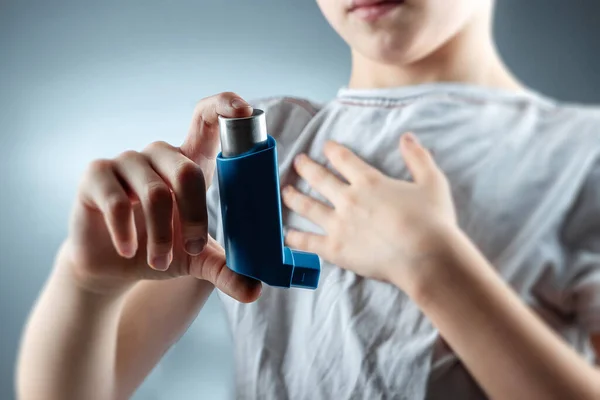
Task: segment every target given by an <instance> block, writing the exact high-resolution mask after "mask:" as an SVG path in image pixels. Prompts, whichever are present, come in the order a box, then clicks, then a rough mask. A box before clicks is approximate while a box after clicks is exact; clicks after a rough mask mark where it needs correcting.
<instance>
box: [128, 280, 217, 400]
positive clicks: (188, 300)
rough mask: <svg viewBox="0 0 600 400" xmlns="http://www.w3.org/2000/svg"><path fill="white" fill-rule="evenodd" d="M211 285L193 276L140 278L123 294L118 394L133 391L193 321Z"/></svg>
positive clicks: (209, 292) (129, 393)
mask: <svg viewBox="0 0 600 400" xmlns="http://www.w3.org/2000/svg"><path fill="white" fill-rule="evenodd" d="M212 290H213V285H212V284H211V283H210V282H208V281H204V280H199V279H196V278H193V277H190V276H188V277H182V278H177V279H172V280H168V281H143V282H140V283H138V284H137V285H136V287H135V288H133V289H132V290H131V291H130V292H129V293H128V295H127V300H126V303H125V305H124V307H123V311H122V317H121V320H120V324H119V332H118V342H117V362H116V377H117V379H118V385H117V386H118V388H119V391H118V398H119V399H126V398H129V396H130V395H131V394H132V393H133V392H134V391H135V389H136V388H137V387H138V386H139V385H140V383H141V382H142V381H143V380H144V378H145V377H146V376H147V375H148V373H150V371H151V370H152V368H154V366H155V365H156V364H157V363H158V361H159V360H160V359H161V357H162V356H163V355H164V353H165V352H166V351H167V350H168V349H169V348H170V347H171V346H172V345H173V344H174V343H175V342H176V341H177V339H179V338H180V337H181V336H182V335H183V334H184V333H185V331H186V329H187V328H188V327H189V325H190V324H191V323H192V322H193V321H194V319H195V318H196V316H197V315H198V312H199V311H200V309H201V308H202V306H203V305H204V303H205V302H206V299H207V298H208V297H209V295H210V294H211V292H212Z"/></svg>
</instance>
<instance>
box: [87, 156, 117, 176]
mask: <svg viewBox="0 0 600 400" xmlns="http://www.w3.org/2000/svg"><path fill="white" fill-rule="evenodd" d="M110 170H112V161H111V160H107V159H98V160H94V161H92V162H91V163H90V165H89V166H88V171H87V174H88V175H96V174H102V173H105V172H107V171H110Z"/></svg>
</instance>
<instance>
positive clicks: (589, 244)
mask: <svg viewBox="0 0 600 400" xmlns="http://www.w3.org/2000/svg"><path fill="white" fill-rule="evenodd" d="M562 241H563V243H564V245H565V250H566V260H565V261H566V262H567V271H568V282H567V287H566V289H567V290H566V296H567V298H568V300H569V303H570V304H571V307H572V311H573V313H574V314H575V316H576V319H577V323H578V324H579V325H580V326H582V327H583V328H584V329H586V330H588V331H589V332H593V333H600V160H599V162H596V164H595V166H594V167H593V168H592V170H591V173H590V174H589V175H588V178H587V179H586V181H585V183H584V185H583V186H582V189H581V191H580V192H579V194H578V197H577V199H576V201H575V203H574V204H573V206H572V208H571V210H570V212H569V214H568V217H567V219H566V221H565V225H564V227H563V231H562Z"/></svg>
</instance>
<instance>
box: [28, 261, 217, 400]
mask: <svg viewBox="0 0 600 400" xmlns="http://www.w3.org/2000/svg"><path fill="white" fill-rule="evenodd" d="M58 260H59V261H57V265H56V267H55V269H54V272H53V274H52V276H51V277H50V279H49V281H48V283H47V285H46V287H45V288H44V290H43V292H42V295H41V296H40V298H39V300H38V302H37V305H36V307H35V308H34V310H33V312H32V314H31V317H30V320H29V322H28V324H27V327H26V330H25V334H24V336H23V341H22V344H21V351H20V355H19V361H18V371H17V390H18V393H19V398H20V399H23V400H28V399H44V400H52V399H60V400H68V399H88V398H89V399H91V398H93V399H99V400H102V399H125V398H128V397H129V396H130V395H131V394H132V393H133V391H134V390H135V389H136V388H137V387H138V386H139V384H140V383H141V382H142V381H143V379H144V378H145V377H146V375H147V374H148V373H149V372H150V371H151V370H152V368H153V367H154V366H155V365H156V363H157V362H158V361H159V360H160V358H161V357H162V355H163V354H164V353H165V352H166V351H167V350H168V348H169V347H170V346H171V345H172V344H173V342H174V341H175V340H177V338H179V337H180V336H181V335H182V334H183V333H184V331H185V330H186V328H187V327H188V326H189V324H190V323H191V322H192V321H193V319H194V318H195V317H196V315H197V314H198V311H199V310H200V308H201V307H202V305H203V304H204V302H205V301H206V299H207V298H208V296H209V295H210V293H211V292H212V289H213V286H212V284H210V283H209V282H207V281H202V280H198V279H195V278H192V277H185V278H178V279H172V280H164V281H142V282H138V283H137V284H135V286H133V287H132V288H131V289H129V290H128V291H126V292H123V293H122V294H111V295H106V294H98V293H93V292H90V291H89V290H86V289H81V288H80V287H78V285H77V284H76V283H75V281H74V280H73V279H72V278H71V276H70V275H69V273H68V271H69V268H68V266H65V265H61V264H60V263H61V260H60V256H59V259H58Z"/></svg>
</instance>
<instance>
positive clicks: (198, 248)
mask: <svg viewBox="0 0 600 400" xmlns="http://www.w3.org/2000/svg"><path fill="white" fill-rule="evenodd" d="M205 245H206V240H204V238H200V239H190V240H188V241H187V242H185V251H187V252H188V253H189V254H193V255H196V254H200V253H202V250H204V246H205Z"/></svg>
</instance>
